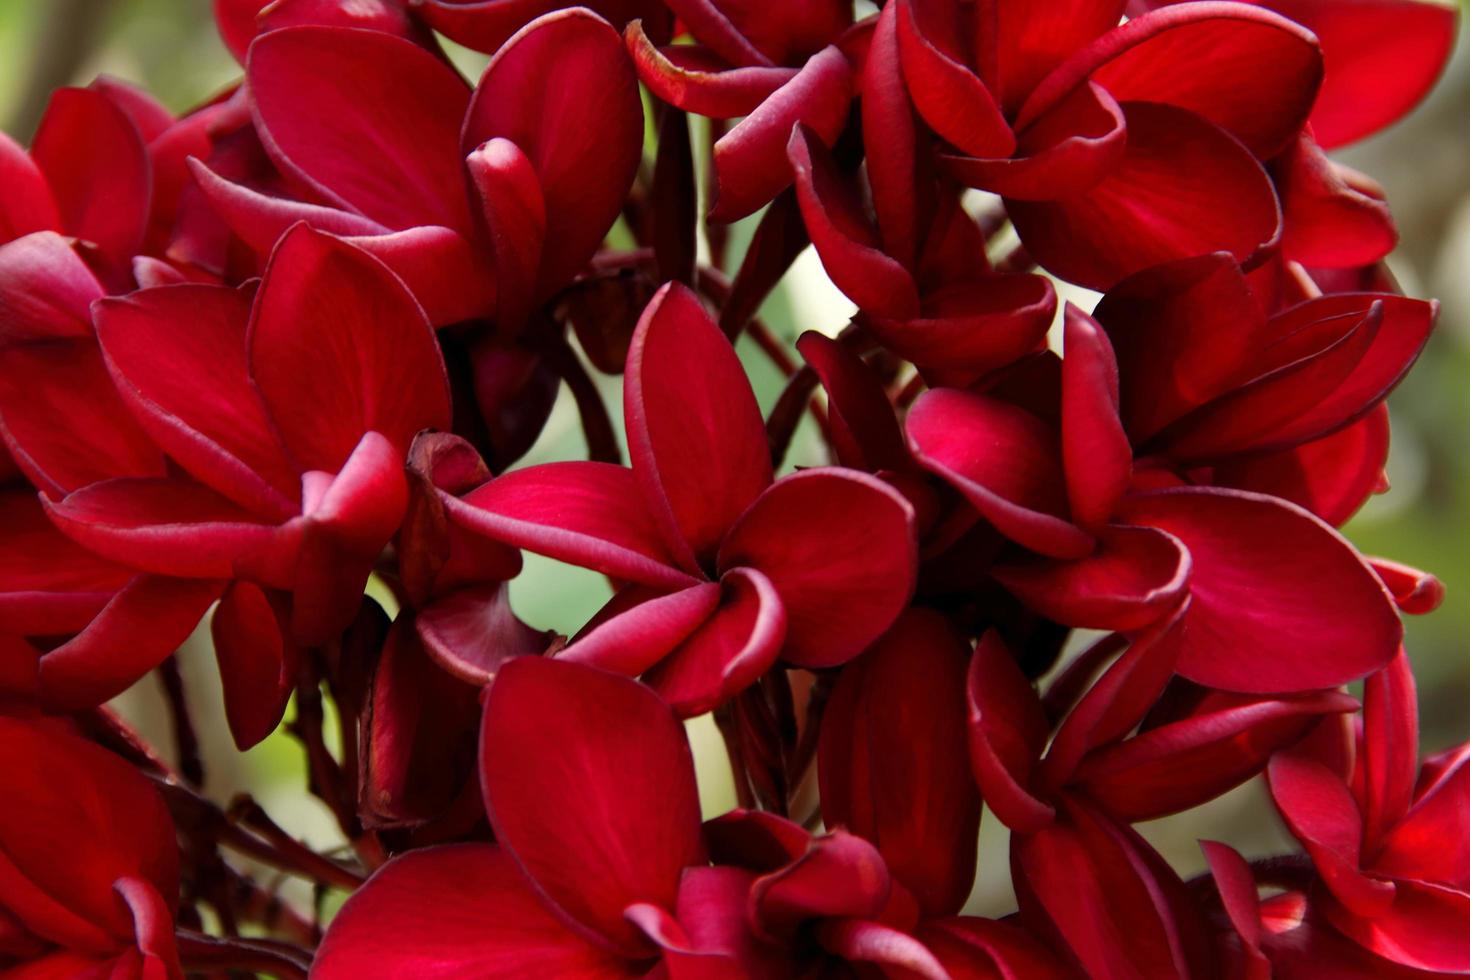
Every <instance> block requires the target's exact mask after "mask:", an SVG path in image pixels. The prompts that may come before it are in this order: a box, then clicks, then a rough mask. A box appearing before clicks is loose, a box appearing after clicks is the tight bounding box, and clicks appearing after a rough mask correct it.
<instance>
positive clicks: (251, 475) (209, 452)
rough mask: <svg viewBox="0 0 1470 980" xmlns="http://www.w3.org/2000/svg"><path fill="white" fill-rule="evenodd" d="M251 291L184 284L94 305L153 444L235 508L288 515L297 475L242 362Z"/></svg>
mask: <svg viewBox="0 0 1470 980" xmlns="http://www.w3.org/2000/svg"><path fill="white" fill-rule="evenodd" d="M251 299H252V292H250V291H242V290H235V289H227V288H225V287H223V286H201V285H192V284H189V285H181V286H168V287H162V288H158V289H150V290H143V291H140V292H136V293H132V294H130V295H128V296H126V297H123V298H119V299H110V298H109V299H106V300H103V301H102V302H100V303H99V304H98V305H97V311H96V319H97V337H98V340H99V341H100V342H101V344H102V352H103V354H104V355H105V356H106V358H107V363H108V368H109V369H110V370H111V372H112V375H113V378H114V380H116V382H117V384H118V390H119V391H120V392H121V393H122V395H123V397H124V398H125V399H127V401H128V402H129V403H130V404H131V405H132V406H133V408H134V410H135V411H136V412H137V414H138V417H139V419H140V420H141V421H142V422H143V424H144V426H145V427H146V428H147V430H148V432H149V434H150V435H151V436H152V437H153V439H154V441H156V442H157V443H158V444H159V446H161V447H162V448H163V449H164V450H166V451H167V452H168V454H169V455H170V456H172V457H173V458H174V459H175V460H177V461H178V462H179V463H180V464H181V465H183V466H184V468H185V469H187V470H188V471H189V472H190V473H191V474H192V475H193V476H194V477H195V478H196V479H198V480H199V481H200V482H202V483H204V484H206V485H207V486H210V487H212V488H213V489H215V490H217V491H219V492H220V493H222V494H224V495H225V496H227V497H229V498H230V499H231V500H233V501H235V502H236V503H238V504H239V505H241V506H242V507H246V508H249V509H251V510H254V511H257V512H259V513H262V514H265V515H270V516H274V517H276V518H278V519H285V518H287V517H290V516H291V515H293V514H295V513H297V512H298V511H299V509H300V508H299V504H298V501H297V498H298V497H299V495H300V478H299V476H298V474H297V472H296V470H295V468H294V467H293V466H292V465H291V464H290V462H289V461H288V460H287V459H286V456H285V451H284V449H283V447H282V446H281V443H280V438H279V437H278V436H277V435H276V432H275V428H274V426H273V424H272V423H271V421H270V419H269V418H268V417H267V416H266V412H265V406H264V404H262V402H261V400H260V395H259V393H258V392H257V391H256V390H255V386H254V385H252V384H251V382H250V375H249V369H248V367H247V365H246V361H245V330H246V327H247V325H248V323H249V319H250V304H251Z"/></svg>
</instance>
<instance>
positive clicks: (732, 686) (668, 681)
mask: <svg viewBox="0 0 1470 980" xmlns="http://www.w3.org/2000/svg"><path fill="white" fill-rule="evenodd" d="M720 590H721V593H722V594H721V597H720V604H719V607H718V608H716V609H715V611H714V613H713V614H712V615H711V616H710V617H709V618H708V619H706V620H705V621H704V622H703V623H701V624H700V625H699V626H697V627H696V628H695V629H694V630H693V631H692V632H691V633H690V634H689V635H688V636H686V637H685V638H684V639H683V641H682V642H680V644H679V645H678V646H677V647H675V648H674V650H673V651H672V652H671V653H669V654H668V656H667V657H665V658H664V659H662V660H660V661H659V662H658V663H657V664H655V665H654V666H653V667H652V668H651V669H650V670H649V671H648V673H647V674H646V675H645V676H644V680H645V681H646V682H647V683H648V685H649V686H650V687H652V688H653V689H654V690H655V691H657V692H658V693H659V696H660V697H662V698H663V699H664V701H665V702H667V703H668V705H669V707H671V708H673V709H674V712H675V713H676V714H678V715H679V717H681V718H693V717H695V716H696V715H702V714H704V713H705V712H706V711H712V710H713V709H715V708H716V707H718V706H719V705H721V704H723V703H724V702H725V701H728V700H729V699H730V698H732V697H734V696H735V695H736V694H739V693H740V692H741V691H743V690H745V689H746V688H747V687H749V686H750V685H751V684H753V683H755V681H756V680H758V679H759V678H760V676H761V675H762V674H764V673H765V672H766V671H768V670H770V669H771V665H772V664H774V663H775V662H776V658H777V657H778V656H780V654H781V650H782V644H783V642H784V641H785V639H786V619H787V615H786V609H785V608H784V607H783V606H782V604H781V598H780V596H779V595H777V593H776V590H775V588H774V587H773V586H772V584H771V581H770V580H769V579H768V578H766V577H765V576H764V575H762V574H761V573H760V572H758V571H756V570H755V569H753V568H735V569H731V570H730V571H728V572H726V573H725V574H724V575H723V576H721V578H720Z"/></svg>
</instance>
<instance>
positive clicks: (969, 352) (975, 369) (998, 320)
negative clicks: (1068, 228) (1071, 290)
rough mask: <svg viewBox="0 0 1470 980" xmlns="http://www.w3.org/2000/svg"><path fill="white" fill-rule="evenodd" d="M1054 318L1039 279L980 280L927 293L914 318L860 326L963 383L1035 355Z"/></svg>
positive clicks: (1045, 284)
mask: <svg viewBox="0 0 1470 980" xmlns="http://www.w3.org/2000/svg"><path fill="white" fill-rule="evenodd" d="M967 278H968V277H967ZM1056 312H1057V294H1056V291H1055V290H1054V289H1053V288H1052V285H1051V280H1049V279H1047V278H1045V277H1044V276H1031V275H984V276H980V277H976V278H973V279H970V280H969V281H966V282H956V283H953V284H952V285H949V286H946V287H943V288H941V289H938V290H936V291H934V292H931V293H929V294H928V295H927V296H925V297H924V304H923V309H922V311H921V313H920V315H919V316H918V317H916V318H913V319H908V320H890V319H885V318H882V317H877V316H875V317H870V318H868V319H867V320H866V323H867V325H868V327H869V328H870V329H871V330H872V331H873V334H874V335H875V336H876V337H877V338H878V339H879V340H880V341H881V342H882V343H883V346H885V347H887V348H888V349H890V350H892V351H893V352H894V353H895V354H898V355H899V356H901V357H903V358H905V359H907V360H910V361H913V362H914V363H915V364H917V365H920V366H921V367H924V368H929V369H937V370H941V371H944V372H945V375H946V377H948V375H949V373H951V372H955V373H957V374H958V375H962V376H963V377H962V378H961V380H964V381H969V380H971V379H973V378H978V377H979V376H981V375H983V374H989V373H990V372H991V371H995V370H998V369H1000V368H1003V367H1007V366H1009V365H1010V364H1012V363H1014V362H1015V361H1017V360H1019V359H1020V358H1022V357H1024V356H1025V355H1027V354H1030V353H1031V352H1033V351H1035V350H1036V349H1037V348H1038V347H1039V346H1040V345H1041V343H1042V341H1043V340H1045V339H1046V331H1047V329H1048V328H1049V327H1050V326H1051V322H1052V320H1053V319H1055V317H1056Z"/></svg>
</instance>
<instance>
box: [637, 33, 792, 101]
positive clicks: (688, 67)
mask: <svg viewBox="0 0 1470 980" xmlns="http://www.w3.org/2000/svg"><path fill="white" fill-rule="evenodd" d="M623 37H624V40H625V41H626V42H627V45H628V53H629V54H631V55H632V56H633V64H634V65H636V66H637V68H638V77H639V79H641V80H642V82H643V84H644V85H647V86H648V90H649V91H650V92H652V93H653V94H654V95H656V96H658V97H659V98H660V99H662V100H663V101H665V102H667V103H668V104H669V105H671V106H674V107H675V108H678V109H683V110H684V111H685V112H692V113H694V114H695V115H699V116H709V117H711V118H714V119H734V118H735V117H737V116H746V115H749V114H750V113H752V112H754V111H755V109H756V107H757V106H759V105H760V104H761V103H762V102H764V101H765V100H766V99H768V98H770V96H771V94H772V93H773V92H775V91H776V90H777V89H778V88H780V87H781V86H782V85H785V84H786V83H787V82H789V81H791V79H793V78H795V77H796V69H795V68H780V67H774V66H765V65H751V66H749V67H744V68H730V67H728V66H727V64H726V63H725V62H723V61H721V60H720V58H719V57H718V56H716V55H715V54H713V53H712V52H710V51H708V50H706V49H704V48H700V47H693V46H689V45H682V44H680V45H675V46H673V47H669V48H664V49H660V48H658V47H656V46H655V45H654V43H653V42H652V41H650V40H649V39H648V35H647V34H645V33H644V32H643V24H642V22H640V21H634V22H633V23H631V24H629V25H628V29H627V31H626V32H624V35H623Z"/></svg>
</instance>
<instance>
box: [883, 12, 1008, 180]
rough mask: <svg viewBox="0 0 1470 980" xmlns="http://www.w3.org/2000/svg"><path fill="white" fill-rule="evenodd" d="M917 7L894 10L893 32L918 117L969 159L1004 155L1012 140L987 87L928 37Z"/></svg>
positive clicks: (1002, 116) (966, 67) (1002, 115)
mask: <svg viewBox="0 0 1470 980" xmlns="http://www.w3.org/2000/svg"><path fill="white" fill-rule="evenodd" d="M917 6H918V5H917V4H915V3H912V2H904V3H901V4H899V5H898V16H897V27H898V50H899V54H900V57H901V58H902V62H903V74H904V80H905V81H906V82H907V83H908V90H909V93H910V95H911V97H912V98H913V100H914V106H915V108H917V109H918V110H919V115H921V116H923V117H924V121H925V122H927V123H928V124H929V125H930V126H931V127H933V129H934V131H935V132H936V133H938V134H939V135H940V136H942V137H944V138H945V139H946V140H948V141H949V142H950V143H952V144H954V146H956V147H957V148H959V149H960V150H961V151H962V152H964V153H966V154H968V155H969V156H974V157H1002V158H1003V157H1007V156H1009V155H1010V154H1011V151H1012V150H1014V149H1015V147H1016V138H1015V135H1014V134H1013V133H1012V132H1011V128H1010V126H1009V125H1007V123H1006V119H1005V116H1004V114H1003V113H1002V112H1001V109H1000V106H998V105H997V104H996V101H995V97H994V96H993V95H992V94H991V92H990V89H989V87H987V86H986V84H985V83H984V82H983V81H981V79H980V77H979V76H978V75H976V74H975V73H974V72H973V71H971V70H970V68H969V67H968V66H967V65H964V64H962V63H960V62H959V61H957V60H955V58H954V57H952V56H951V54H950V53H949V52H947V51H945V50H943V49H942V48H940V47H939V46H938V45H936V44H935V43H934V42H933V41H932V40H931V39H930V38H929V37H928V36H927V34H926V32H925V31H924V30H923V25H921V24H920V22H919V21H920V18H919V16H918V14H919V11H918V10H917V9H916V8H917Z"/></svg>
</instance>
